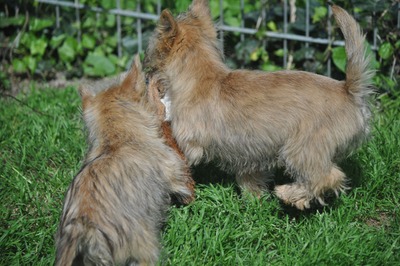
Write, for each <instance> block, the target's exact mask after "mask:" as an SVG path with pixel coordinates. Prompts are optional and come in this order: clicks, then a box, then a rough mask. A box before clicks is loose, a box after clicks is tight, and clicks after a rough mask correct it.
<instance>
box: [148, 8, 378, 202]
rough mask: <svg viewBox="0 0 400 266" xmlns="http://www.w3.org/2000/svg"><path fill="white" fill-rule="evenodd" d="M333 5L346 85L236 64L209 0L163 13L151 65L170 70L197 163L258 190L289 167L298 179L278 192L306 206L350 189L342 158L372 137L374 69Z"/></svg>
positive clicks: (178, 124) (170, 86)
mask: <svg viewBox="0 0 400 266" xmlns="http://www.w3.org/2000/svg"><path fill="white" fill-rule="evenodd" d="M332 11H333V14H334V16H335V19H336V22H337V24H338V25H339V27H340V29H341V31H342V32H343V35H344V38H345V43H346V54H347V58H348V60H347V68H346V80H345V81H338V80H334V79H331V78H329V77H325V76H321V75H317V74H314V73H309V72H303V71H277V72H262V71H248V70H231V69H229V68H228V67H227V66H226V65H225V64H224V63H223V58H222V55H221V52H220V49H218V47H219V43H218V40H217V33H216V30H215V28H214V25H213V22H212V19H211V16H210V10H209V6H208V1H206V0H194V1H193V3H192V5H191V6H190V8H189V10H188V11H187V12H186V13H183V14H181V15H179V16H178V17H177V18H174V17H173V16H172V15H171V13H170V12H169V11H168V10H164V11H163V12H162V13H161V16H160V20H159V23H158V26H157V29H156V32H155V34H154V36H153V39H152V40H151V41H150V45H149V47H148V50H147V55H146V61H145V62H146V66H147V67H148V68H149V69H151V71H153V72H154V73H157V74H158V75H161V76H162V79H163V82H164V86H166V88H167V93H169V96H170V99H171V119H172V130H173V133H174V137H175V138H176V140H177V142H178V144H179V146H180V147H181V148H182V150H183V152H184V153H185V155H186V157H187V158H188V160H189V162H190V163H191V164H194V165H195V164H197V163H199V162H200V161H210V160H216V161H218V162H219V163H220V165H221V167H222V168H223V169H225V170H228V171H230V172H233V173H235V174H236V180H237V182H238V184H239V185H240V186H241V187H242V188H244V189H246V190H249V191H252V192H254V193H255V194H257V195H260V193H261V192H262V190H263V189H265V176H266V174H265V171H267V170H269V169H271V168H274V167H276V166H284V167H285V168H286V170H287V172H288V173H289V174H291V176H292V177H293V179H294V182H293V183H291V184H286V185H280V186H276V188H275V192H276V195H277V196H278V197H279V198H281V199H282V200H283V201H284V202H286V203H288V204H292V205H294V206H296V207H297V208H299V209H304V208H309V206H310V201H311V200H313V199H318V200H319V201H320V202H321V203H323V195H324V193H325V192H327V191H334V192H335V193H338V192H340V191H343V190H344V189H345V174H344V173H343V172H342V171H341V169H340V168H339V167H338V166H337V165H336V161H337V159H338V158H339V157H340V156H341V155H343V154H347V153H348V152H349V151H351V150H353V149H354V148H355V147H357V145H358V144H360V142H361V140H363V138H364V136H365V135H366V134H367V133H368V120H369V118H370V111H369V108H368V105H367V101H366V97H367V96H368V94H370V92H371V89H370V80H371V77H372V72H370V71H369V70H368V65H369V61H370V60H369V58H368V57H366V56H365V49H364V36H363V35H362V33H361V30H360V28H359V25H358V24H357V23H356V21H355V20H354V18H352V17H351V16H350V15H349V14H348V13H347V12H346V11H345V10H343V9H342V8H340V7H338V6H332Z"/></svg>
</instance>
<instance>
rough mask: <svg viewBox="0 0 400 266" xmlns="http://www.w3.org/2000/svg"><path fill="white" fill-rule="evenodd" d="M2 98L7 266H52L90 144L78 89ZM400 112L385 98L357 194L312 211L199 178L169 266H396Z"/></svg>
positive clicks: (359, 170) (169, 245)
mask: <svg viewBox="0 0 400 266" xmlns="http://www.w3.org/2000/svg"><path fill="white" fill-rule="evenodd" d="M17 99H18V100H19V101H17V100H15V99H12V98H9V97H6V98H2V99H0V193H1V194H0V202H1V206H0V225H1V226H0V230H1V232H0V252H1V254H0V265H51V264H52V263H53V260H54V240H53V239H54V233H55V231H56V228H57V224H58V219H59V215H60V211H61V206H62V200H63V197H64V193H65V191H66V189H67V187H68V185H69V183H70V181H71V179H72V178H73V176H74V175H75V174H76V172H77V171H78V169H79V167H80V164H81V160H82V158H83V155H84V152H85V150H86V144H85V140H84V133H83V131H82V128H83V124H82V121H81V118H80V113H79V109H80V108H79V105H80V101H79V97H78V94H77V92H76V90H75V88H67V89H65V90H51V89H46V90H34V89H33V90H31V91H30V92H29V93H27V94H20V95H18V96H17ZM399 110H400V103H399V101H398V100H397V102H396V101H393V100H387V99H382V101H381V104H380V108H379V111H377V110H375V117H374V124H373V134H372V138H371V139H370V141H369V142H368V143H366V144H365V145H364V146H363V147H362V149H360V150H359V151H358V152H356V153H354V154H353V155H352V156H351V157H350V158H348V159H347V160H346V161H345V162H344V163H343V165H342V167H343V168H344V170H345V172H346V173H347V174H348V175H349V176H351V177H352V187H353V188H352V190H350V191H349V192H348V194H347V195H342V197H340V198H339V199H334V198H332V199H330V200H329V201H330V204H329V206H327V207H324V208H317V209H313V210H311V211H307V212H298V211H296V210H293V209H291V208H287V207H285V206H282V205H281V204H280V203H279V202H278V200H277V199H276V198H275V197H274V196H272V195H270V194H266V195H265V196H264V197H263V198H262V199H261V201H259V200H255V199H252V198H246V197H242V196H241V195H240V193H238V190H237V188H236V187H235V185H234V183H232V182H229V181H226V180H227V179H226V177H225V179H224V180H222V181H224V182H222V181H221V182H219V181H220V179H221V178H220V177H221V176H223V175H222V174H221V173H220V172H218V171H214V170H213V171H207V169H205V168H203V169H197V171H196V177H197V180H198V183H199V184H198V186H197V189H196V193H197V198H196V201H195V202H194V203H192V204H191V205H189V206H186V207H172V209H171V212H170V218H169V221H168V223H167V224H166V226H165V230H164V232H163V244H164V250H163V254H162V258H163V262H164V263H163V264H166V265H396V264H397V263H398V261H400V217H399V206H400V205H399V198H400V151H399V148H400V111H399Z"/></svg>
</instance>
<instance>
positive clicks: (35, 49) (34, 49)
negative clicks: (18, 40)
mask: <svg viewBox="0 0 400 266" xmlns="http://www.w3.org/2000/svg"><path fill="white" fill-rule="evenodd" d="M46 47H47V41H46V40H45V39H44V38H41V39H37V40H35V41H33V42H31V45H30V47H29V49H30V51H31V55H39V56H40V57H42V56H43V54H44V52H45V51H46Z"/></svg>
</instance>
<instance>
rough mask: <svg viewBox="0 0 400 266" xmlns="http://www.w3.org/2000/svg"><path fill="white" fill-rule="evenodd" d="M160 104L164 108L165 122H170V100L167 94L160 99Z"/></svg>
mask: <svg viewBox="0 0 400 266" xmlns="http://www.w3.org/2000/svg"><path fill="white" fill-rule="evenodd" d="M161 102H162V103H163V104H164V106H165V121H171V99H170V97H169V93H168V92H167V93H166V94H165V95H164V97H163V98H162V99H161Z"/></svg>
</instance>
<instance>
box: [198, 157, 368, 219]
mask: <svg viewBox="0 0 400 266" xmlns="http://www.w3.org/2000/svg"><path fill="white" fill-rule="evenodd" d="M339 166H340V168H341V169H342V170H343V172H344V173H345V174H346V176H347V177H348V186H349V187H350V190H348V191H347V193H350V192H351V190H352V189H354V188H356V187H359V186H360V185H361V184H362V181H363V180H362V178H363V169H362V167H361V165H360V162H359V161H358V160H357V158H355V157H349V158H347V159H345V160H343V161H342V162H341V163H340V164H339ZM192 174H193V178H194V180H195V182H196V183H197V184H203V185H208V184H221V185H223V186H229V185H232V184H233V185H234V187H235V190H236V192H237V193H238V194H239V195H240V194H241V191H240V189H239V188H238V186H237V185H236V182H235V177H234V175H233V174H229V173H227V172H224V171H222V170H221V169H219V168H218V166H217V165H215V164H213V163H208V164H200V165H198V166H196V167H194V168H193V169H192ZM292 182H293V179H292V178H291V177H290V176H289V175H287V174H286V173H285V171H284V168H279V169H277V170H276V172H275V178H274V179H273V180H271V181H270V182H269V184H268V187H269V189H270V190H269V192H266V193H273V190H274V187H275V186H276V185H282V184H288V183H292ZM340 202H341V201H340V197H339V198H337V197H336V195H335V194H334V193H327V194H326V196H325V203H326V204H327V205H326V206H322V205H321V204H319V203H318V202H317V201H315V202H312V204H311V208H310V209H307V210H304V211H300V210H298V209H296V208H295V207H292V206H289V205H286V204H284V203H283V202H280V205H281V210H282V211H281V212H280V213H279V215H280V216H282V217H283V216H286V215H289V217H290V218H295V219H301V218H306V217H308V216H310V215H313V214H315V213H317V212H323V211H325V210H328V209H336V208H338V207H339V206H340Z"/></svg>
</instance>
